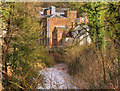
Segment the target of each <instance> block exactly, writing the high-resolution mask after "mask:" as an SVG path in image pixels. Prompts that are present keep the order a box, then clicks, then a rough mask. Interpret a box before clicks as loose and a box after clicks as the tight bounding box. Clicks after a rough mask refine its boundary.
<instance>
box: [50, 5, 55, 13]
mask: <svg viewBox="0 0 120 91" xmlns="http://www.w3.org/2000/svg"><path fill="white" fill-rule="evenodd" d="M50 14H55V7H54V6H51V7H50Z"/></svg>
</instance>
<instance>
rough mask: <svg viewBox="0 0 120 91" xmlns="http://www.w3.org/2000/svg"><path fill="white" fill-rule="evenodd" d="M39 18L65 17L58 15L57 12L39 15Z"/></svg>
mask: <svg viewBox="0 0 120 91" xmlns="http://www.w3.org/2000/svg"><path fill="white" fill-rule="evenodd" d="M40 17H41V18H66V17H64V16H61V15H58V14H53V15H42V16H40Z"/></svg>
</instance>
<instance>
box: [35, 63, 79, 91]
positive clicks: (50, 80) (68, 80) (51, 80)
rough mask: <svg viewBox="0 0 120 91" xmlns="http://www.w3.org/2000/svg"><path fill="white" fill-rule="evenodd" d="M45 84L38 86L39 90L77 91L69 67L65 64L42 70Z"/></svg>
mask: <svg viewBox="0 0 120 91" xmlns="http://www.w3.org/2000/svg"><path fill="white" fill-rule="evenodd" d="M41 74H42V75H43V76H44V81H43V82H44V84H43V85H42V86H41V85H40V84H39V85H38V87H37V89H77V87H76V83H75V81H74V79H73V77H72V76H71V75H69V74H68V67H67V65H66V64H64V63H59V64H56V65H54V66H53V67H50V68H47V69H44V70H42V72H41Z"/></svg>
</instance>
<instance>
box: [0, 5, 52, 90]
mask: <svg viewBox="0 0 120 91" xmlns="http://www.w3.org/2000/svg"><path fill="white" fill-rule="evenodd" d="M40 6H41V3H2V9H3V17H2V20H3V30H6V31H7V34H6V36H5V37H4V45H3V71H4V74H3V86H4V89H5V90H7V91H10V90H15V89H17V90H20V89H22V90H34V89H36V87H37V84H38V83H39V82H40V80H41V79H42V78H40V77H41V76H40V75H39V71H40V70H41V69H43V68H45V67H49V66H52V65H53V64H54V61H53V58H52V57H51V56H50V55H48V54H47V52H46V49H45V48H44V46H42V45H40V44H39V40H40V39H41V38H42V37H40V35H41V33H42V32H43V29H42V25H39V20H40V19H39V16H40V15H39V12H37V10H36V7H39V8H40ZM38 78H39V79H38ZM41 82H42V81H41Z"/></svg>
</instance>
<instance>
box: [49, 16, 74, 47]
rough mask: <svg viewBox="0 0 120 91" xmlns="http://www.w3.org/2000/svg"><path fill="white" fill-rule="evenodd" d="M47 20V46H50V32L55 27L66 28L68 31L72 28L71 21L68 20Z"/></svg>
mask: <svg viewBox="0 0 120 91" xmlns="http://www.w3.org/2000/svg"><path fill="white" fill-rule="evenodd" d="M47 20H49V26H48V23H47V26H48V30H49V45H50V46H52V32H53V30H54V28H55V27H56V26H67V27H68V28H69V29H70V28H71V26H72V23H71V20H70V19H68V18H47ZM47 39H48V32H47Z"/></svg>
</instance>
